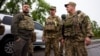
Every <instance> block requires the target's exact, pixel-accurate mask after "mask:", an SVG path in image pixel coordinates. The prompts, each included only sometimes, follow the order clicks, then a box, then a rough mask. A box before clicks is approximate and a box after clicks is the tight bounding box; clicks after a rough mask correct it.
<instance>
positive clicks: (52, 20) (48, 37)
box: [43, 6, 61, 56]
mask: <svg viewBox="0 0 100 56" xmlns="http://www.w3.org/2000/svg"><path fill="white" fill-rule="evenodd" d="M55 13H56V7H55V6H51V8H50V16H49V17H48V18H47V19H46V21H45V26H44V34H43V41H44V42H45V46H46V47H45V56H50V50H51V49H52V48H53V50H54V56H59V39H60V37H61V31H60V29H61V20H60V18H59V17H58V16H56V15H55Z"/></svg>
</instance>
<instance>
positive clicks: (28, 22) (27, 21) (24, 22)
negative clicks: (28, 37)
mask: <svg viewBox="0 0 100 56" xmlns="http://www.w3.org/2000/svg"><path fill="white" fill-rule="evenodd" d="M18 25H19V28H20V29H24V30H34V22H33V20H32V19H31V18H30V17H29V16H25V15H23V19H21V20H20V22H19V24H18Z"/></svg>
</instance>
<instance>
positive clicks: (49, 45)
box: [45, 38, 60, 56]
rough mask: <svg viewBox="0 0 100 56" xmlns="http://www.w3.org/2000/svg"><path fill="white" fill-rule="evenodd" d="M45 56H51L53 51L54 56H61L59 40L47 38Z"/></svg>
mask: <svg viewBox="0 0 100 56" xmlns="http://www.w3.org/2000/svg"><path fill="white" fill-rule="evenodd" d="M45 43H46V44H45V46H46V47H45V56H50V51H51V49H53V51H54V56H59V55H60V54H59V41H58V39H57V38H47V39H46V42H45Z"/></svg>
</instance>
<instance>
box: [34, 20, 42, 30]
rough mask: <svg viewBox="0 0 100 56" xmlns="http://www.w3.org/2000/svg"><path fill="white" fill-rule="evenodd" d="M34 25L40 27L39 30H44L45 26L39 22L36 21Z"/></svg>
mask: <svg viewBox="0 0 100 56" xmlns="http://www.w3.org/2000/svg"><path fill="white" fill-rule="evenodd" d="M34 24H35V25H34V26H35V29H38V30H43V26H42V25H41V24H39V23H37V22H34Z"/></svg>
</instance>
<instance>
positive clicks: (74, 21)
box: [63, 11, 93, 39]
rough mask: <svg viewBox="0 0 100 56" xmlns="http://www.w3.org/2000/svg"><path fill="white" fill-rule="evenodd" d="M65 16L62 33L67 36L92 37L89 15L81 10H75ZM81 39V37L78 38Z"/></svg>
mask: <svg viewBox="0 0 100 56" xmlns="http://www.w3.org/2000/svg"><path fill="white" fill-rule="evenodd" d="M66 17H67V18H66V19H65V21H63V25H64V26H63V29H64V30H63V35H64V36H65V37H68V36H72V37H73V36H81V37H82V39H84V38H83V37H86V36H88V37H92V36H93V32H92V26H91V21H90V18H89V16H87V15H86V14H85V13H83V12H81V11H77V12H76V13H75V14H73V15H70V14H67V16H66ZM80 39H81V38H80Z"/></svg>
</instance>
